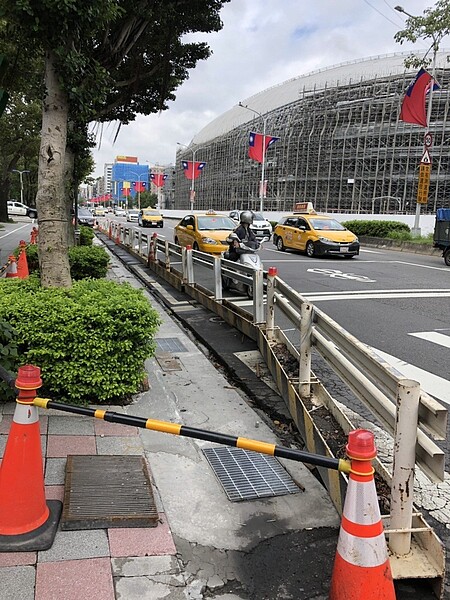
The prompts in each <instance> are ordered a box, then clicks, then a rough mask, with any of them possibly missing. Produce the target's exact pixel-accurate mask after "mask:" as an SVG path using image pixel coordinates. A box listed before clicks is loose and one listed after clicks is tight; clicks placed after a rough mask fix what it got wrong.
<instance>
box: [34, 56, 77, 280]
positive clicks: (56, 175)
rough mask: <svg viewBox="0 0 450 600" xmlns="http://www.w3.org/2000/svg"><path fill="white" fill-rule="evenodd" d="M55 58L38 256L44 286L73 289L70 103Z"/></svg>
mask: <svg viewBox="0 0 450 600" xmlns="http://www.w3.org/2000/svg"><path fill="white" fill-rule="evenodd" d="M54 62H55V57H54V56H53V54H52V53H51V52H49V53H48V54H47V56H46V59H45V87H46V96H45V100H44V106H43V110H42V132H41V148H40V152H39V179H38V192H37V195H36V208H37V211H38V225H39V236H38V254H39V268H40V272H41V285H42V286H44V287H70V286H71V285H72V280H71V277H70V266H69V256H68V239H67V232H68V219H67V206H66V201H65V198H66V195H65V190H64V155H65V150H66V139H67V118H68V108H69V107H68V100H67V96H66V94H65V92H64V91H63V90H62V89H61V87H60V84H59V82H58V77H57V73H56V71H55V64H54Z"/></svg>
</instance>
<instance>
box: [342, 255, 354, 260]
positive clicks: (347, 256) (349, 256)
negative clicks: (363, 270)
mask: <svg viewBox="0 0 450 600" xmlns="http://www.w3.org/2000/svg"><path fill="white" fill-rule="evenodd" d="M353 257H354V254H344V258H345V259H346V260H350V259H351V258H353Z"/></svg>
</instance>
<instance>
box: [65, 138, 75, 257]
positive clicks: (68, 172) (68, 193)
mask: <svg viewBox="0 0 450 600" xmlns="http://www.w3.org/2000/svg"><path fill="white" fill-rule="evenodd" d="M74 168H75V156H74V154H73V152H72V150H71V149H70V148H69V147H66V154H65V157H64V190H65V204H66V214H67V219H68V230H67V243H68V244H69V246H74V245H75V227H74V225H75V223H73V224H72V221H73V215H72V211H73V209H74V201H73V188H74V180H73V174H74Z"/></svg>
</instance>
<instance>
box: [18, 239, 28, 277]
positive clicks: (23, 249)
mask: <svg viewBox="0 0 450 600" xmlns="http://www.w3.org/2000/svg"><path fill="white" fill-rule="evenodd" d="M19 246H20V254H19V259H18V261H17V276H18V277H20V279H27V277H29V275H30V273H29V271H28V261H27V243H26V242H25V240H20V242H19Z"/></svg>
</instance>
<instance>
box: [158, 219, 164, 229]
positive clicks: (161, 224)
mask: <svg viewBox="0 0 450 600" xmlns="http://www.w3.org/2000/svg"><path fill="white" fill-rule="evenodd" d="M159 226H160V227H161V229H162V228H163V227H164V223H163V222H162V221H161V223H160V224H159Z"/></svg>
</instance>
